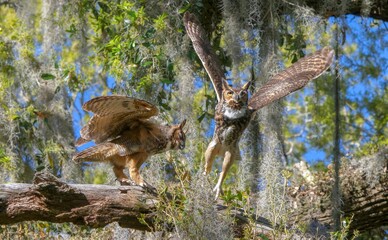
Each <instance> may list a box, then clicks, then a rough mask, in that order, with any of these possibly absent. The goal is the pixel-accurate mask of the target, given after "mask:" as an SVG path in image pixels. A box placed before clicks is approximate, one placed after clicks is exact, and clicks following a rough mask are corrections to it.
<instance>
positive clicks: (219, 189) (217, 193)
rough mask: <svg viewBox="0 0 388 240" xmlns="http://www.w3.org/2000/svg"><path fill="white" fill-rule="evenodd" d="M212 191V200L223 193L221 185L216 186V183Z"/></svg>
mask: <svg viewBox="0 0 388 240" xmlns="http://www.w3.org/2000/svg"><path fill="white" fill-rule="evenodd" d="M213 192H215V193H216V197H215V199H214V200H217V199H218V197H219V196H220V195H224V191H223V190H222V188H221V186H218V184H217V185H216V186H215V187H214V189H213Z"/></svg>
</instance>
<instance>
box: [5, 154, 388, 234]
mask: <svg viewBox="0 0 388 240" xmlns="http://www.w3.org/2000/svg"><path fill="white" fill-rule="evenodd" d="M371 161H374V163H371ZM363 162H368V165H369V166H373V167H369V170H368V169H367V168H366V167H365V166H364V165H362V164H363ZM387 166H388V149H386V150H384V151H381V152H379V153H378V154H376V155H375V156H372V157H369V158H366V159H361V160H360V161H359V163H357V164H354V163H349V162H343V163H342V168H341V172H340V179H342V181H341V191H342V203H343V205H342V211H343V212H342V215H343V217H351V216H353V220H352V223H351V227H350V229H351V230H359V231H366V230H370V229H375V228H378V227H381V226H387V225H388V174H387ZM306 171H308V170H306ZM302 175H304V176H305V179H306V184H305V185H303V186H299V187H296V188H295V189H296V191H294V192H293V193H291V194H290V198H291V199H292V200H293V205H294V211H293V214H292V216H291V219H290V220H291V221H293V222H302V223H308V222H314V223H318V224H319V225H320V226H324V228H325V230H324V232H325V233H327V231H328V230H332V225H333V223H332V218H331V211H332V206H331V204H332V202H331V200H330V194H331V186H332V182H331V181H333V179H332V174H331V173H330V171H329V172H328V173H326V174H322V173H319V175H315V176H313V175H311V174H310V175H309V174H307V175H306V173H302ZM306 176H307V177H306ZM156 203H158V196H156V195H155V194H152V193H149V192H147V191H145V190H144V189H143V188H141V187H138V186H125V187H117V186H106V185H88V184H66V183H63V182H60V181H59V180H58V179H57V178H55V177H53V176H52V175H48V174H43V173H38V174H36V176H35V179H34V183H33V184H21V183H19V184H17V183H12V184H1V185H0V224H12V223H17V222H21V221H30V220H43V221H49V222H56V223H63V222H72V223H75V224H78V225H87V226H91V227H103V226H105V225H107V224H109V223H112V222H118V224H119V225H120V226H122V227H126V228H133V229H139V230H148V231H149V230H152V228H153V221H154V219H155V215H156ZM215 208H216V209H217V210H218V211H219V212H220V214H226V212H231V213H232V214H233V216H234V217H235V218H236V223H237V224H236V226H235V233H236V234H237V235H240V234H241V233H242V232H243V228H244V226H245V224H246V223H247V222H248V218H247V217H246V216H245V215H244V214H243V211H239V210H237V209H236V210H232V211H230V209H227V207H225V206H222V205H215ZM256 223H257V224H256V227H257V228H258V229H259V230H261V232H263V233H266V232H268V231H270V230H271V227H270V224H269V223H268V221H267V220H265V219H262V218H258V219H256ZM290 224H291V222H290Z"/></svg>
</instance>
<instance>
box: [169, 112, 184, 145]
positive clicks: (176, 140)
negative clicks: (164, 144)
mask: <svg viewBox="0 0 388 240" xmlns="http://www.w3.org/2000/svg"><path fill="white" fill-rule="evenodd" d="M185 124H186V119H185V120H183V121H182V122H181V123H180V124H178V125H175V126H172V127H171V134H172V135H171V149H180V150H182V149H184V148H185V143H186V133H185V131H183V127H184V126H185Z"/></svg>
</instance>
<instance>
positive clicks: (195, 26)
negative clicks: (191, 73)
mask: <svg viewBox="0 0 388 240" xmlns="http://www.w3.org/2000/svg"><path fill="white" fill-rule="evenodd" d="M183 22H184V24H185V28H186V32H187V35H189V37H190V39H191V41H192V42H193V47H194V50H195V52H196V53H197V55H198V57H199V59H201V61H202V64H203V66H204V67H205V69H206V72H207V73H208V75H209V77H210V79H211V81H212V83H213V86H214V89H215V91H216V94H217V100H218V101H220V100H221V96H222V81H223V79H224V78H225V75H224V72H223V70H222V68H221V64H220V62H219V60H218V57H217V55H216V54H215V53H214V51H213V49H212V47H211V45H210V42H209V39H208V38H207V36H206V33H205V30H204V29H203V28H202V26H201V25H200V23H199V21H198V19H197V18H196V17H195V16H194V15H193V14H191V13H189V12H186V13H185V15H184V16H183Z"/></svg>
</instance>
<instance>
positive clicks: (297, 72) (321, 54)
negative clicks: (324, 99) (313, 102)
mask: <svg viewBox="0 0 388 240" xmlns="http://www.w3.org/2000/svg"><path fill="white" fill-rule="evenodd" d="M333 58H334V51H333V50H332V49H331V48H330V47H324V48H322V49H321V50H318V51H316V52H314V53H312V54H310V55H307V56H305V57H304V58H302V59H299V60H298V61H297V62H296V63H294V64H293V65H291V66H290V67H289V68H287V69H285V70H283V71H281V72H280V73H278V74H276V75H275V76H273V77H272V78H271V79H270V80H269V81H268V82H267V83H266V84H265V85H264V86H262V87H261V88H260V89H259V90H258V91H257V92H255V93H254V94H253V96H252V97H251V99H250V100H249V103H248V107H249V108H250V109H253V110H258V109H260V108H262V107H264V106H266V105H268V104H270V103H272V102H274V101H276V100H278V99H280V98H282V97H285V96H287V95H288V94H290V93H292V92H295V91H296V90H298V89H301V88H303V87H304V86H305V85H306V84H307V83H308V82H309V81H311V80H313V79H315V78H317V77H319V76H320V75H321V74H322V73H323V72H324V71H326V70H327V69H328V68H329V67H330V65H331V63H332V62H333Z"/></svg>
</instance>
